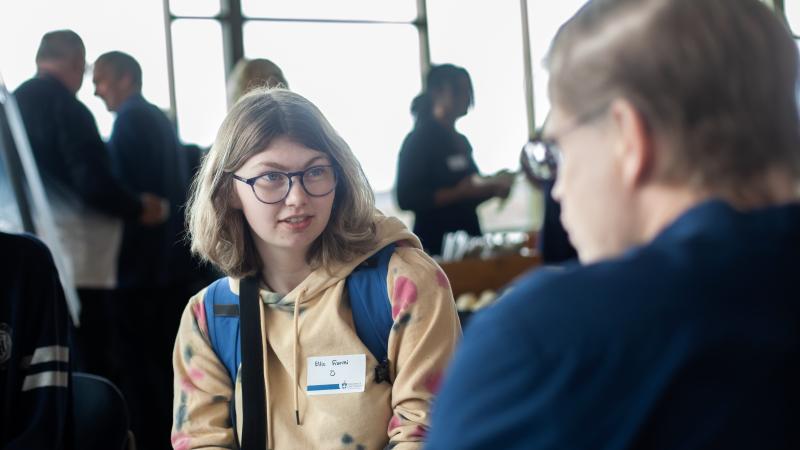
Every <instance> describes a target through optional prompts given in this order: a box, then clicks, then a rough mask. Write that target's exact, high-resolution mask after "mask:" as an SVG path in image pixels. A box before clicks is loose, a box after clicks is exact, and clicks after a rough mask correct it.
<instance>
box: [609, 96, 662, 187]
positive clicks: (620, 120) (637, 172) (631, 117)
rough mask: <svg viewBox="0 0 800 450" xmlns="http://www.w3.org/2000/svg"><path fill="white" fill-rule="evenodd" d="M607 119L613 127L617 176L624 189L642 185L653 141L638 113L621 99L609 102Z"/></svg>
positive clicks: (650, 164)
mask: <svg viewBox="0 0 800 450" xmlns="http://www.w3.org/2000/svg"><path fill="white" fill-rule="evenodd" d="M609 108H610V116H611V119H612V121H613V123H614V126H615V128H616V131H617V133H618V137H619V143H620V145H618V146H617V149H616V155H615V156H616V157H617V158H618V159H619V161H620V175H621V176H622V182H623V184H624V185H625V186H628V187H635V186H639V185H641V184H643V183H644V182H645V181H646V180H647V178H648V174H649V173H650V171H651V170H652V166H653V161H654V153H653V151H654V140H653V137H652V135H651V134H650V130H649V128H648V127H647V123H646V121H645V119H644V116H643V115H642V113H641V112H640V111H639V110H638V109H636V107H634V106H633V104H632V103H631V102H630V101H628V100H625V99H617V100H614V101H613V102H612V103H611V106H610V107H609Z"/></svg>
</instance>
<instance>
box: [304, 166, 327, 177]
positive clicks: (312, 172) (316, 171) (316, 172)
mask: <svg viewBox="0 0 800 450" xmlns="http://www.w3.org/2000/svg"><path fill="white" fill-rule="evenodd" d="M307 173H308V175H309V176H311V177H321V176H322V175H324V174H325V168H324V167H312V168H310V169H308V172H307Z"/></svg>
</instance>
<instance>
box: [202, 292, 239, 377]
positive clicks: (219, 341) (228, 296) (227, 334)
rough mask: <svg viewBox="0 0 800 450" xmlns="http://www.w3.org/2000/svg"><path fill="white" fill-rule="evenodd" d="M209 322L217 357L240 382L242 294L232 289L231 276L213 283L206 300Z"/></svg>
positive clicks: (231, 375)
mask: <svg viewBox="0 0 800 450" xmlns="http://www.w3.org/2000/svg"><path fill="white" fill-rule="evenodd" d="M203 304H204V307H205V310H206V318H207V321H208V338H209V341H211V347H212V348H213V349H214V353H216V354H217V358H219V360H220V361H221V362H222V364H224V365H225V368H226V369H228V375H230V377H231V382H232V383H234V384H235V383H236V375H237V371H238V370H239V364H240V363H241V361H242V352H241V346H240V336H239V296H238V295H236V294H234V293H233V292H231V289H230V285H229V284H228V277H223V278H220V279H219V280H217V281H215V282H213V283H211V285H209V286H208V289H207V290H206V296H205V298H204V299H203Z"/></svg>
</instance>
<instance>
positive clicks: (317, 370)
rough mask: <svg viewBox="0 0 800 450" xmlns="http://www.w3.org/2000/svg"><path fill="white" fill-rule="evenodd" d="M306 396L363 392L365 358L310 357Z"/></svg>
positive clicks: (341, 356) (339, 356) (362, 355)
mask: <svg viewBox="0 0 800 450" xmlns="http://www.w3.org/2000/svg"><path fill="white" fill-rule="evenodd" d="M307 372H308V379H307V380H306V393H307V394H308V395H329V394H350V393H354V392H364V382H365V379H366V374H367V357H366V355H364V354H361V355H338V356H312V357H309V358H308V370H307Z"/></svg>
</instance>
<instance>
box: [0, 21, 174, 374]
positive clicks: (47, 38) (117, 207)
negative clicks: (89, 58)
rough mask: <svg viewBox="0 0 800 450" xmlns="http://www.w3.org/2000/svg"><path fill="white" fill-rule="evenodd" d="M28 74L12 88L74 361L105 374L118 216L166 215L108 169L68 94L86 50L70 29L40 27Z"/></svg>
mask: <svg viewBox="0 0 800 450" xmlns="http://www.w3.org/2000/svg"><path fill="white" fill-rule="evenodd" d="M36 68H37V72H36V76H35V77H34V78H31V79H30V80H28V81H26V82H25V83H23V84H22V85H21V86H19V88H17V90H16V91H15V92H14V96H15V97H16V100H17V103H18V105H19V109H20V113H21V115H22V121H23V122H24V124H25V130H26V131H27V135H28V139H29V140H30V144H31V148H32V150H33V156H34V158H35V159H36V164H37V166H38V168H39V173H40V174H41V177H42V181H43V182H44V186H45V189H46V191H47V196H48V199H49V200H50V205H51V206H52V208H53V216H54V219H55V222H56V226H57V227H58V231H59V233H60V239H61V241H62V245H63V246H64V249H65V250H66V253H67V256H68V258H69V261H70V263H71V266H72V267H73V270H74V272H75V282H76V286H77V288H78V294H79V297H80V300H81V305H82V309H81V324H80V328H79V329H78V330H77V333H76V338H77V346H76V350H77V355H75V356H76V358H75V359H76V363H77V366H78V368H79V369H80V370H81V371H86V372H90V373H94V374H98V375H102V376H105V377H112V374H111V370H112V369H111V366H110V365H109V361H110V360H111V350H110V347H109V346H108V342H109V339H108V335H109V333H110V330H109V329H108V326H107V324H108V321H109V318H110V315H109V305H108V301H109V299H108V292H109V289H112V288H114V287H115V285H116V278H117V256H118V251H119V243H120V240H121V235H122V230H121V223H120V220H126V221H131V222H139V223H141V224H142V225H144V226H154V225H158V224H160V223H162V222H164V220H165V219H166V217H167V216H168V215H169V210H168V208H167V206H166V202H165V201H164V200H163V199H162V198H159V197H158V196H156V195H154V194H152V193H140V194H136V193H134V192H133V191H131V190H129V189H127V188H126V187H124V186H123V185H122V184H121V183H120V182H119V181H118V180H117V179H116V178H115V176H114V174H113V171H112V169H111V164H110V161H109V156H108V152H107V151H106V147H105V145H104V143H103V141H102V139H101V138H100V134H99V133H98V131H97V125H96V124H95V121H94V117H92V114H91V113H90V112H89V110H88V109H87V108H86V106H84V105H83V104H82V103H81V102H80V101H79V100H78V99H77V98H76V97H75V94H76V93H77V92H78V90H79V89H80V87H81V85H82V84H83V77H84V72H85V68H86V50H85V47H84V45H83V41H82V40H81V38H80V36H78V35H77V34H76V33H75V32H74V31H71V30H58V31H52V32H49V33H46V34H45V35H44V36H43V37H42V40H41V43H40V45H39V49H38V51H37V53H36Z"/></svg>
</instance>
